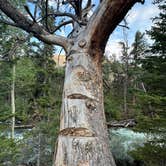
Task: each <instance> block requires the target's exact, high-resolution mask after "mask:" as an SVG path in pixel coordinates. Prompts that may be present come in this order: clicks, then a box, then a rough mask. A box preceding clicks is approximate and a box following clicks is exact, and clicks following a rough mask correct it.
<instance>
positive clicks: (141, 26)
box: [105, 0, 159, 59]
mask: <svg viewBox="0 0 166 166" xmlns="http://www.w3.org/2000/svg"><path fill="white" fill-rule="evenodd" d="M158 13H159V9H158V8H157V6H156V5H153V4H152V0H146V1H145V4H144V5H142V4H140V3H137V4H136V5H135V6H134V7H133V8H132V9H131V10H130V11H129V12H128V14H127V23H128V26H129V28H130V29H129V30H128V29H126V30H125V31H126V33H127V39H128V42H129V45H131V44H132V43H133V41H134V37H135V33H136V32H137V31H140V32H145V31H146V30H149V29H150V28H151V26H152V25H153V23H152V19H151V18H153V17H154V16H156V15H158ZM121 24H124V23H123V22H122V23H121ZM145 38H146V40H147V41H148V42H149V43H151V42H152V41H151V40H150V38H149V37H148V36H147V35H145ZM120 41H124V35H123V28H122V27H117V28H116V29H115V30H114V32H113V33H112V34H111V35H110V38H109V40H108V42H107V46H106V49H105V54H106V55H107V56H112V54H116V58H117V59H119V57H120V56H121V46H120V45H119V42H120Z"/></svg>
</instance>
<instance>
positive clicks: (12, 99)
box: [11, 55, 16, 139]
mask: <svg viewBox="0 0 166 166" xmlns="http://www.w3.org/2000/svg"><path fill="white" fill-rule="evenodd" d="M12 59H13V60H14V59H15V58H14V55H13V56H12ZM15 76H16V65H15V62H14V63H13V65H12V84H11V110H12V126H11V128H12V133H11V137H12V139H14V127H15V112H16V108H15Z"/></svg>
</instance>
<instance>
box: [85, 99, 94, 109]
mask: <svg viewBox="0 0 166 166" xmlns="http://www.w3.org/2000/svg"><path fill="white" fill-rule="evenodd" d="M85 105H86V107H87V108H88V109H89V110H94V111H95V110H96V104H95V102H94V101H93V100H87V101H86V102H85Z"/></svg>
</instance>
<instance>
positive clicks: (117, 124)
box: [106, 119, 136, 128]
mask: <svg viewBox="0 0 166 166" xmlns="http://www.w3.org/2000/svg"><path fill="white" fill-rule="evenodd" d="M106 124H107V126H108V128H111V127H124V128H127V127H134V126H135V125H136V120H135V119H126V120H121V121H112V122H107V123H106Z"/></svg>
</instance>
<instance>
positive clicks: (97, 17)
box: [86, 0, 140, 51]
mask: <svg viewBox="0 0 166 166" xmlns="http://www.w3.org/2000/svg"><path fill="white" fill-rule="evenodd" d="M139 1H140V0H139ZM136 2H138V0H103V1H102V2H101V3H100V5H99V6H98V8H97V10H96V12H95V13H94V14H93V15H92V17H91V19H90V21H89V24H88V27H87V33H86V34H87V37H88V38H89V41H88V42H89V44H90V45H91V48H100V49H102V51H104V48H105V45H106V42H107V40H108V38H109V35H110V34H111V33H112V32H113V31H114V29H115V28H116V26H117V25H118V24H119V23H120V22H121V21H122V19H123V18H124V16H125V15H126V14H127V12H128V11H129V10H130V8H131V7H132V6H133V5H134V4H135V3H136Z"/></svg>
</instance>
